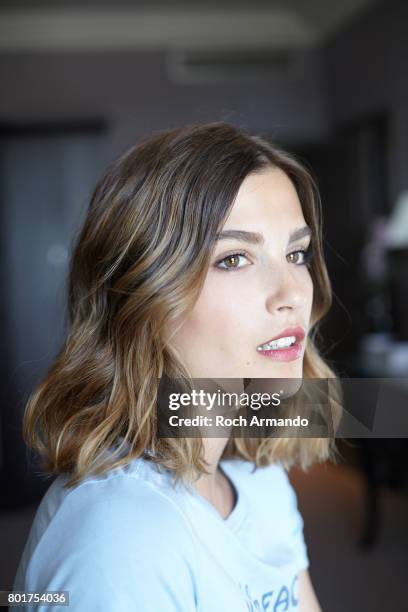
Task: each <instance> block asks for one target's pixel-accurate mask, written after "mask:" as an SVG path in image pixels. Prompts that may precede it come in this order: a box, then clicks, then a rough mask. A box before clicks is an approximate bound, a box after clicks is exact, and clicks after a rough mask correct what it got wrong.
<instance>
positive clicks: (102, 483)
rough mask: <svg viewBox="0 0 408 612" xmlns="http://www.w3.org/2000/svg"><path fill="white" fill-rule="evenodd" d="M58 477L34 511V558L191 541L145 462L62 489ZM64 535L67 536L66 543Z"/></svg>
mask: <svg viewBox="0 0 408 612" xmlns="http://www.w3.org/2000/svg"><path fill="white" fill-rule="evenodd" d="M67 480H68V477H67V476H65V475H59V476H58V477H57V478H56V479H55V480H54V482H53V483H52V485H51V486H50V487H49V489H48V491H47V492H46V494H45V496H44V498H43V499H42V501H41V504H40V506H39V508H38V510H37V514H36V516H35V519H34V523H33V526H32V530H31V533H30V540H31V549H32V552H33V553H34V549H36V552H37V554H38V553H40V552H41V551H42V550H46V551H49V550H50V549H55V548H56V547H57V546H62V547H63V548H64V549H65V551H66V552H69V551H70V550H72V551H74V550H90V549H93V550H95V551H96V550H100V551H101V552H103V551H104V550H108V549H109V551H112V550H115V549H117V550H121V551H122V552H123V553H125V552H126V546H127V545H128V543H130V542H132V541H133V542H137V543H138V544H139V545H140V546H141V547H142V548H143V547H144V545H146V546H147V545H150V546H155V544H158V545H162V540H163V535H164V534H165V535H166V542H169V543H170V544H171V543H175V542H177V544H178V546H179V547H181V548H183V546H184V550H186V551H187V550H188V549H191V550H193V548H192V546H193V543H192V539H191V534H190V532H189V529H188V522H187V521H186V520H185V518H184V515H183V512H182V509H181V505H179V504H178V503H177V500H176V499H175V496H176V495H177V493H176V491H175V489H174V488H172V487H171V484H170V482H169V478H168V477H166V476H165V475H163V474H160V473H159V472H157V473H156V470H154V468H153V466H148V465H145V462H137V461H135V462H133V465H128V466H125V467H124V468H118V469H114V470H112V471H111V472H110V473H109V472H108V473H106V474H104V475H101V476H89V477H87V478H85V479H84V480H83V481H81V482H80V483H79V484H78V485H76V486H74V487H71V488H68V489H67V488H65V487H64V485H65V484H66V482H67ZM64 534H69V537H68V538H66V537H65V535H64Z"/></svg>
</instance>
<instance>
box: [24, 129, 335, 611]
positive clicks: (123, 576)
mask: <svg viewBox="0 0 408 612" xmlns="http://www.w3.org/2000/svg"><path fill="white" fill-rule="evenodd" d="M330 304H331V288H330V282H329V279H328V276H327V271H326V267H325V264H324V261H323V256H322V246H321V222H320V203H319V199H318V195H317V191H316V188H315V186H314V183H313V181H312V179H311V177H310V175H309V173H308V172H307V170H306V169H305V168H303V167H302V165H301V164H299V163H298V162H297V161H296V160H295V158H293V157H292V156H290V155H289V154H287V153H285V152H283V151H282V150H279V149H277V148H276V147H274V146H272V145H271V144H269V143H268V142H267V141H265V140H263V139H261V138H259V137H256V136H252V135H250V134H248V133H247V132H245V131H243V130H240V129H237V128H235V127H233V126H231V125H228V124H225V123H210V124H205V125H192V126H187V127H182V128H177V129H171V130H167V131H164V132H160V133H158V134H156V135H154V136H152V137H151V138H149V139H148V140H146V141H144V142H143V143H142V144H139V145H138V146H136V147H133V148H132V149H130V150H129V151H128V152H127V153H126V154H125V155H124V156H123V157H122V158H121V159H119V160H118V161H117V162H116V163H114V164H113V165H112V166H111V167H110V168H109V169H108V171H107V172H106V174H105V176H104V177H103V178H102V180H101V181H100V182H99V184H98V185H97V187H96V190H95V192H94V195H93V197H92V201H91V203H90V207H89V210H88V214H87V218H86V220H85V223H84V226H83V228H82V231H81V233H80V236H79V238H78V241H77V243H76V246H75V250H74V253H73V256H72V260H71V269H70V277H69V315H70V325H69V329H68V334H67V338H66V341H65V343H64V346H63V348H62V349H61V351H60V353H59V354H58V356H57V358H56V360H55V362H54V363H53V365H52V367H51V369H50V371H49V372H48V374H47V376H46V378H45V379H44V380H43V381H42V383H41V385H40V386H39V387H38V388H37V389H36V390H35V392H34V393H33V394H32V396H31V398H30V401H29V403H28V406H27V409H26V414H25V420H24V433H25V439H26V441H27V443H28V444H29V445H30V446H31V447H33V448H35V449H36V450H37V451H38V452H39V453H40V455H41V456H42V457H43V459H44V463H43V469H44V470H45V471H46V472H47V473H49V474H57V475H58V476H57V478H56V479H55V480H54V482H53V483H52V485H51V486H50V488H49V490H48V491H47V493H46V495H45V496H44V498H43V500H42V502H41V504H40V506H39V509H38V511H37V514H36V517H35V520H34V523H33V526H32V529H31V532H30V536H29V539H28V541H27V544H26V547H25V550H24V553H23V556H22V559H21V562H20V566H19V568H18V572H17V576H16V580H15V585H14V588H15V590H21V591H31V592H32V591H35V592H44V591H67V592H69V605H70V609H71V610H73V611H78V612H92V611H95V612H96V611H98V612H99V611H101V610H103V611H104V612H131V611H135V612H141V611H143V612H192V611H194V610H197V611H200V612H218V611H220V612H221V611H222V612H225V611H227V612H241V611H242V612H244V611H247V610H270V611H272V610H274V611H277V612H280V611H283V610H295V609H296V610H301V611H303V612H318V611H319V610H320V609H321V608H320V606H319V604H318V601H317V598H316V595H315V593H314V589H313V586H312V583H311V580H310V577H309V573H308V566H309V558H308V553H307V547H306V544H305V542H304V537H303V520H302V517H301V515H300V514H299V511H298V509H297V499H296V495H295V492H294V490H293V488H292V486H291V484H290V481H289V479H288V475H287V471H288V469H289V467H290V466H291V465H294V464H298V465H300V466H301V467H302V468H303V469H306V468H307V467H308V466H310V465H312V464H313V463H315V462H320V461H324V460H326V459H328V458H334V455H335V451H336V447H335V443H334V439H333V438H332V437H331V438H327V437H326V438H311V437H309V438H299V437H286V438H283V437H279V438H247V437H232V436H231V437H225V436H224V437H218V438H217V437H216V438H205V437H195V438H187V437H184V438H180V437H179V438H176V437H174V438H161V437H159V436H158V435H157V418H156V417H157V398H158V386H159V381H160V379H162V377H163V376H165V375H166V376H169V377H187V378H188V377H197V378H207V379H220V378H224V379H238V378H244V377H245V378H248V377H251V378H252V377H253V378H266V379H267V378H277V377H279V378H300V379H301V378H326V377H327V378H332V377H334V376H335V374H334V372H333V371H332V370H331V369H330V367H329V365H327V364H326V363H325V362H324V361H323V359H322V358H321V357H320V356H319V352H318V349H317V347H316V345H315V342H314V340H315V336H316V333H317V323H318V321H319V320H320V319H321V318H322V317H323V315H324V314H325V313H326V312H327V311H328V310H329V307H330ZM293 336H294V338H293ZM279 337H289V338H291V339H292V340H294V341H296V344H295V346H294V347H293V348H286V349H283V348H279V346H277V345H275V344H271V340H272V339H274V338H279ZM59 605H61V604H57V605H55V607H54V609H60V608H59ZM24 609H25V610H32V609H34V608H32V607H31V606H30V605H26V606H24ZM35 609H36V610H45V609H48V608H47V606H44V607H41V606H40V607H39V608H38V607H36V608H35ZM63 609H65V608H63V607H61V610H63Z"/></svg>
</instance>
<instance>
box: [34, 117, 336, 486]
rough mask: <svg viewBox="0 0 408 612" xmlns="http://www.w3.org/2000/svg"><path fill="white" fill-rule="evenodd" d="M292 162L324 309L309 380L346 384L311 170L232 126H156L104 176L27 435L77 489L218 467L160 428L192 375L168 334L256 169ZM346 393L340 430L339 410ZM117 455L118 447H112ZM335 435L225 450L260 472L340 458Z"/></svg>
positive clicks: (318, 314) (311, 340)
mask: <svg viewBox="0 0 408 612" xmlns="http://www.w3.org/2000/svg"><path fill="white" fill-rule="evenodd" d="M268 166H269V167H270V166H272V167H278V168H280V169H282V170H283V171H284V172H285V173H286V174H287V176H288V177H289V178H290V179H291V181H292V183H293V185H294V186H295V188H296V190H297V194H298V197H299V200H300V203H301V206H302V210H303V214H304V217H305V220H306V223H307V225H308V226H309V227H310V228H311V229H312V248H313V252H314V257H313V259H312V262H311V264H310V274H311V277H312V280H313V287H314V292H313V304H312V313H311V321H310V331H309V334H308V337H307V344H306V348H305V353H304V361H303V376H304V377H305V378H335V377H336V374H335V373H334V371H333V370H332V369H331V367H330V366H329V365H328V363H326V362H325V361H324V359H323V358H322V357H321V356H320V354H319V350H318V348H317V345H316V344H315V340H316V335H317V334H318V328H317V324H318V322H319V321H320V320H321V319H322V317H323V316H324V315H325V314H326V313H327V312H328V310H329V308H330V306H331V302H332V291H331V285H330V281H329V278H328V274H327V270H326V266H325V263H324V260H323V254H322V226H321V203H320V198H319V195H318V190H317V188H316V184H315V182H314V180H313V178H312V176H311V175H310V173H309V172H308V170H307V169H306V168H305V167H304V166H303V165H302V164H301V163H300V162H299V161H298V160H297V159H296V158H295V157H294V156H293V155H289V154H288V153H286V152H284V151H283V150H281V149H280V148H277V147H276V146H274V145H272V144H270V143H269V142H267V141H266V140H265V139H263V138H261V137H259V136H254V135H251V134H249V133H248V132H247V131H245V130H243V129H238V128H236V127H233V126H231V125H229V124H227V123H224V122H216V123H208V124H201V125H200V124H199V125H188V126H184V127H180V128H175V129H169V130H166V131H161V132H159V133H156V134H154V135H153V136H151V137H150V138H148V139H146V140H145V141H143V142H142V143H140V144H138V145H137V146H134V147H132V148H131V149H130V150H129V151H127V152H126V153H125V154H124V155H123V156H122V157H121V158H120V159H118V160H117V161H116V162H115V163H113V164H112V165H111V166H110V167H109V168H108V170H107V171H106V173H105V175H104V176H103V177H102V179H101V180H100V181H99V183H98V184H97V186H96V188H95V191H94V193H93V196H92V198H91V202H90V205H89V208H88V211H87V216H86V218H85V221H84V224H83V226H82V228H81V231H80V233H79V235H78V237H77V239H76V242H75V245H74V250H73V254H72V257H71V260H70V270H69V281H68V282H69V285H68V289H69V291H68V300H69V301H68V314H69V321H68V331H67V336H66V339H65V341H64V343H63V346H62V348H61V350H60V351H59V353H58V354H57V356H56V358H55V360H54V361H53V363H52V365H51V367H50V368H49V370H48V372H47V374H46V376H45V377H44V379H43V380H42V381H41V383H40V384H39V386H38V387H37V388H36V389H35V390H34V391H33V393H32V394H31V395H30V397H29V399H28V403H27V406H26V410H25V415H24V423H23V434H24V438H25V441H26V443H27V444H28V446H30V447H31V448H33V449H34V450H36V451H37V452H38V453H39V455H40V457H41V459H42V464H41V468H42V470H43V471H44V472H46V473H49V474H55V473H67V474H69V480H67V484H66V486H67V487H70V486H74V485H75V484H76V483H78V482H80V481H81V480H82V479H83V478H84V477H85V476H86V475H88V474H91V473H92V474H98V473H104V472H106V471H108V470H109V469H113V468H115V467H119V466H120V465H124V464H126V463H127V462H129V461H130V460H132V459H134V458H137V457H139V456H142V457H144V458H145V459H148V460H151V461H155V462H156V463H157V464H161V465H162V466H163V467H166V468H168V469H170V470H172V472H173V473H174V476H175V478H176V480H178V479H181V480H184V479H185V478H190V477H197V475H199V474H200V473H206V466H207V464H206V462H205V460H204V455H203V450H204V445H203V440H202V439H201V438H199V437H197V438H161V437H159V436H158V435H157V399H158V387H159V381H160V379H162V378H163V377H164V376H169V377H174V378H179V377H181V378H185V377H188V372H186V370H185V368H184V366H183V365H182V364H181V363H180V360H179V359H178V358H177V355H176V354H175V352H174V351H173V350H172V348H171V346H170V343H169V342H168V341H167V339H166V336H165V329H167V326H168V325H173V324H174V323H176V324H177V325H180V324H182V321H183V317H185V315H186V314H187V313H188V312H189V310H190V309H191V308H192V306H193V305H194V303H195V301H196V300H197V298H198V296H199V293H200V290H201V288H202V286H203V282H204V280H205V277H206V274H207V270H208V265H209V261H210V254H211V251H212V249H213V248H214V245H215V240H216V235H217V233H218V232H219V230H220V228H221V227H222V226H223V224H224V222H225V220H226V218H227V216H228V213H229V211H230V209H231V207H232V205H233V203H234V200H235V197H236V195H237V192H238V189H239V187H240V185H241V183H242V181H243V180H244V179H245V177H246V176H248V175H249V174H250V173H254V172H259V171H262V170H263V169H265V168H267V167H268ZM338 399H339V397H337V399H336V398H334V404H332V406H334V411H332V416H333V417H334V425H335V426H337V424H338V422H339V419H340V413H341V405H340V403H339V402H338ZM107 451H109V452H107ZM336 452H337V448H336V446H335V441H334V437H332V436H330V437H329V436H327V437H324V438H323V437H322V438H299V437H289V438H284V437H279V438H273V439H272V438H258V439H254V438H244V437H231V438H230V439H229V440H228V443H227V444H226V447H225V450H224V453H223V458H242V459H246V460H249V461H251V462H253V463H254V466H255V469H256V468H257V467H259V466H262V465H268V464H270V463H272V462H280V463H281V464H282V465H284V466H285V467H286V468H289V467H290V466H292V465H294V464H298V465H299V466H301V468H302V469H306V468H307V467H308V466H310V465H312V464H313V463H315V462H321V461H324V460H327V459H334V460H335V459H336Z"/></svg>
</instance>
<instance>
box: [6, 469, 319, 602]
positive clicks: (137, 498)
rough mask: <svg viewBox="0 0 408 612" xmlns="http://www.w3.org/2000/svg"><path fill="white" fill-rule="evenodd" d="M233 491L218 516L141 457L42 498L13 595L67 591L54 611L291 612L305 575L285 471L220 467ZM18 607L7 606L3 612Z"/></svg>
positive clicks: (56, 486) (56, 487)
mask: <svg viewBox="0 0 408 612" xmlns="http://www.w3.org/2000/svg"><path fill="white" fill-rule="evenodd" d="M220 466H221V469H222V470H223V472H224V473H225V474H226V475H227V477H228V478H229V479H230V481H231V482H232V483H233V485H234V488H235V492H236V494H237V499H236V504H235V506H234V508H233V510H232V512H231V514H230V515H229V516H228V517H227V518H226V519H223V518H222V517H221V515H220V514H219V513H218V512H217V510H216V509H215V508H214V507H213V506H212V505H211V504H210V503H209V502H208V501H207V500H206V499H205V498H204V497H202V496H201V495H200V494H199V493H198V492H196V491H195V489H194V488H192V487H189V486H187V485H183V484H182V483H179V484H178V485H177V486H174V484H173V481H172V478H171V473H170V472H168V471H167V470H165V469H163V468H161V469H158V468H157V466H156V464H154V463H152V462H151V461H149V460H147V459H145V458H138V459H134V460H132V461H131V462H129V463H128V464H127V465H126V466H124V467H119V468H115V469H114V470H111V471H110V472H108V473H106V474H104V475H101V476H96V477H95V476H89V477H88V478H86V479H85V480H83V481H82V482H81V483H80V484H78V485H77V486H75V487H74V488H71V489H64V488H62V484H63V483H64V482H66V480H67V477H66V476H63V475H60V476H58V477H57V478H56V480H55V481H54V482H53V483H52V484H51V486H50V488H49V489H48V491H47V493H46V494H45V496H44V498H43V499H42V501H41V504H40V506H39V508H38V511H37V514H36V516H35V519H34V522H33V525H32V528H31V532H30V535H29V538H28V540H27V543H26V546H25V549H24V552H23V555H22V558H21V561H20V565H19V568H18V571H17V575H16V578H15V583H14V590H18V591H30V592H33V591H35V592H44V591H60V590H64V591H69V596H70V605H69V607H62V606H59V605H56V606H53V607H52V608H51V607H47V606H46V605H41V606H37V607H33V606H31V605H26V606H25V607H23V608H19V609H20V610H21V609H23V610H26V611H28V612H31V611H33V610H37V611H40V612H43V611H45V610H54V611H56V612H64V611H65V612H194V611H198V612H248V610H262V611H263V610H267V611H268V612H284V611H286V610H296V609H298V584H297V583H298V573H299V571H301V570H303V569H304V568H306V567H308V565H309V561H308V554H307V548H306V545H305V542H304V537H303V520H302V517H301V515H300V514H299V511H298V507H297V498H296V494H295V491H294V489H293V487H292V485H291V483H290V481H289V479H288V475H287V472H286V471H285V469H284V468H283V467H282V466H281V465H279V464H273V465H270V466H267V467H262V468H258V469H257V470H256V471H255V472H252V467H253V464H252V463H250V462H248V461H244V460H241V459H239V460H236V459H229V460H225V459H224V460H221V462H220ZM13 609H16V608H13Z"/></svg>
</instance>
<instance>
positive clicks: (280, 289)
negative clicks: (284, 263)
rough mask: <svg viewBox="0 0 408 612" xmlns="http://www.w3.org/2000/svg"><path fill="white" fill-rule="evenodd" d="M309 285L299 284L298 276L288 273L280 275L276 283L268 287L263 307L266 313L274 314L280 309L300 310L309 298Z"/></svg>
mask: <svg viewBox="0 0 408 612" xmlns="http://www.w3.org/2000/svg"><path fill="white" fill-rule="evenodd" d="M309 291H310V289H309V284H308V283H306V282H305V281H304V280H303V282H300V279H299V275H297V274H291V273H288V272H283V273H281V275H280V277H279V279H278V281H276V277H275V282H274V283H272V285H269V287H268V291H267V295H266V301H265V306H266V309H267V310H268V312H270V313H274V312H277V311H280V310H282V309H285V308H288V309H289V310H297V309H299V308H302V307H303V306H304V305H305V304H306V303H307V301H308V298H309Z"/></svg>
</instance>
